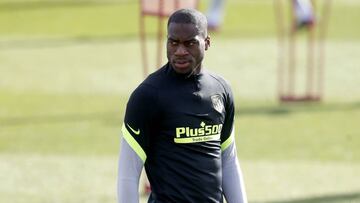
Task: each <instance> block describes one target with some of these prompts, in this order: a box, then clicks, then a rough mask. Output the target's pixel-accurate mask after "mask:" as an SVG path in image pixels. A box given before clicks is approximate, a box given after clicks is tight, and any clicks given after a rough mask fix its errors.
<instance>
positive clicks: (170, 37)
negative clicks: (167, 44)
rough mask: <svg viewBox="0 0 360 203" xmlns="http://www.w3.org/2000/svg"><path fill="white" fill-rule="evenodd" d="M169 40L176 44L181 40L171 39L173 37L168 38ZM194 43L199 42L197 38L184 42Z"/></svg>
mask: <svg viewBox="0 0 360 203" xmlns="http://www.w3.org/2000/svg"><path fill="white" fill-rule="evenodd" d="M168 40H170V41H174V42H179V41H180V40H178V39H174V38H171V37H168ZM194 41H196V42H197V41H198V40H197V39H196V38H195V37H194V38H191V39H188V40H185V41H184V42H194Z"/></svg>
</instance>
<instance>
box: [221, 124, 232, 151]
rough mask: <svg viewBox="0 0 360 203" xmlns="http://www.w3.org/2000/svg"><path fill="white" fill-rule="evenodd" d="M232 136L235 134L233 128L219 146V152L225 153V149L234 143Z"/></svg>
mask: <svg viewBox="0 0 360 203" xmlns="http://www.w3.org/2000/svg"><path fill="white" fill-rule="evenodd" d="M234 134H235V129H234V128H233V130H232V131H231V134H230V136H229V137H228V139H227V140H225V142H223V143H222V144H221V151H225V149H227V148H228V147H229V146H230V144H231V143H232V142H233V141H234Z"/></svg>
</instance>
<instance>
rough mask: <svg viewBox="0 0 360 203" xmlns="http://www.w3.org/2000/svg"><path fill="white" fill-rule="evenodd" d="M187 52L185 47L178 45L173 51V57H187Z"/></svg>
mask: <svg viewBox="0 0 360 203" xmlns="http://www.w3.org/2000/svg"><path fill="white" fill-rule="evenodd" d="M188 53H189V52H188V51H187V49H186V47H185V46H184V45H183V44H180V45H179V46H178V47H177V48H176V51H175V55H177V56H183V55H187V54H188Z"/></svg>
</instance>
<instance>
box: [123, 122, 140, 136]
mask: <svg viewBox="0 0 360 203" xmlns="http://www.w3.org/2000/svg"><path fill="white" fill-rule="evenodd" d="M126 125H127V127H129V128H130V130H131V131H132V132H133V133H134V134H135V135H139V134H140V129H138V130H134V129H133V128H132V127H131V126H130V125H129V124H126Z"/></svg>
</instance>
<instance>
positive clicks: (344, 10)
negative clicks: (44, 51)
mask: <svg viewBox="0 0 360 203" xmlns="http://www.w3.org/2000/svg"><path fill="white" fill-rule="evenodd" d="M31 2H34V3H32V4H31ZM36 2H38V3H36ZM51 2H52V3H51ZM136 2H137V1H125V0H118V1H104V2H101V1H88V3H86V2H84V1H74V0H73V1H70V0H69V1H49V0H44V1H29V2H27V3H24V2H20V3H19V2H18V3H16V2H12V3H11V1H4V0H1V1H0V6H1V5H2V4H3V8H2V9H1V12H0V25H1V26H0V36H1V37H3V38H8V39H9V38H10V39H22V38H49V39H53V38H75V39H85V40H86V39H98V38H101V39H108V38H110V39H113V38H115V39H116V38H134V37H137V36H138V28H139V27H138V22H139V14H138V10H139V5H138V4H137V3H136ZM320 2H321V3H322V2H323V1H320ZM21 5H22V6H21ZM31 5H32V6H31ZM333 5H334V6H333V8H332V10H331V14H332V15H331V21H330V25H329V34H328V35H329V37H330V38H331V39H338V40H344V39H359V36H360V28H359V26H355V24H354V23H355V22H357V21H358V20H359V19H360V13H359V12H358V10H359V8H360V4H359V3H357V2H356V1H352V0H345V1H340V0H337V1H336V0H335V1H334V4H333ZM0 8H1V7H0ZM206 9H207V2H204V1H203V2H202V4H201V6H200V10H202V11H206ZM226 9H227V10H226V16H225V22H224V25H223V27H222V33H221V34H219V36H221V37H227V38H228V37H233V38H238V37H244V38H249V37H251V38H254V37H265V38H266V37H269V36H276V33H275V31H276V26H275V19H274V9H273V5H272V1H267V0H252V1H249V0H242V1H238V0H229V1H227V4H226ZM129 19H131V20H129ZM146 22H147V31H148V32H149V33H152V34H154V33H155V32H156V30H157V26H156V23H157V21H156V20H155V18H153V17H147V18H146ZM344 22H349V23H344ZM350 22H354V23H350Z"/></svg>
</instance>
